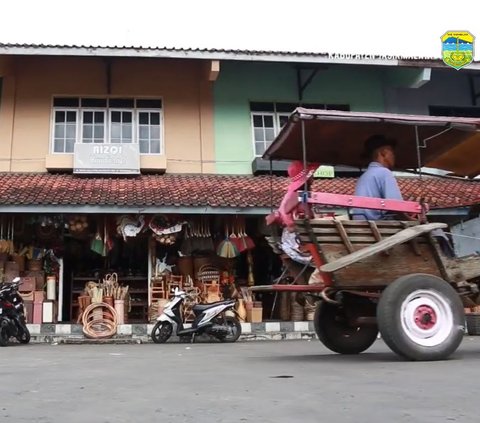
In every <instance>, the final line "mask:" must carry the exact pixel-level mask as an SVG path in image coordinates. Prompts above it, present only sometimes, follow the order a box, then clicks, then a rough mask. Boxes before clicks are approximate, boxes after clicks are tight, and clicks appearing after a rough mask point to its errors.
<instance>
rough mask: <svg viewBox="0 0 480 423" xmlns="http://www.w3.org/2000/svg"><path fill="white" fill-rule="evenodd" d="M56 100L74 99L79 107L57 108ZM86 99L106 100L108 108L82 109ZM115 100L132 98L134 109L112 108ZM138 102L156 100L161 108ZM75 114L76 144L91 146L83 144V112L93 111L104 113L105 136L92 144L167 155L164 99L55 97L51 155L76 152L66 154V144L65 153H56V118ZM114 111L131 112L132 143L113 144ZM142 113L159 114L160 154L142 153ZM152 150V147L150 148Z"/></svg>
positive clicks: (51, 121)
mask: <svg viewBox="0 0 480 423" xmlns="http://www.w3.org/2000/svg"><path fill="white" fill-rule="evenodd" d="M56 98H72V99H78V106H55V99H56ZM84 98H102V99H103V98H104V99H105V100H106V102H107V106H106V107H105V108H102V107H82V99H84ZM115 98H131V99H132V100H133V104H134V107H133V108H127V107H125V108H119V107H112V108H110V100H111V99H115ZM138 100H155V101H158V102H160V105H161V106H160V107H149V108H144V107H137V101H138ZM72 111H73V112H75V116H76V121H75V144H90V143H84V142H83V125H84V121H83V112H84V111H93V112H102V113H103V114H104V134H103V142H102V143H93V142H92V143H91V144H96V145H100V144H114V145H115V144H117V145H118V144H121V145H123V144H137V145H138V146H139V154H141V155H145V156H161V155H164V154H165V136H164V135H165V134H164V131H165V126H164V100H163V97H148V96H140V97H125V96H112V97H105V96H102V97H99V96H68V95H61V94H59V95H53V96H52V102H51V108H50V113H51V114H50V131H49V132H50V136H49V139H50V147H49V152H50V154H55V155H56V154H63V155H64V154H74V152H65V144H64V151H55V124H56V122H55V116H56V112H65V113H66V112H72ZM113 111H116V112H131V113H132V142H131V143H112V142H111V125H112V120H111V113H112V112H113ZM140 112H148V113H158V114H159V117H160V119H159V126H160V128H159V129H160V133H159V137H160V138H159V141H160V153H140V143H139V141H140V140H139V135H140V134H139V119H138V116H139V113H140ZM149 148H150V146H149Z"/></svg>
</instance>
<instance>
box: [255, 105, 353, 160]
mask: <svg viewBox="0 0 480 423" xmlns="http://www.w3.org/2000/svg"><path fill="white" fill-rule="evenodd" d="M271 104H273V111H272V110H264V111H262V110H260V107H259V106H261V105H269V107H270V105H271ZM279 104H289V105H290V104H291V105H295V104H294V103H286V102H280V101H273V102H271V101H269V102H266V101H250V128H251V133H252V146H253V158H254V159H258V158H261V157H262V156H263V154H264V153H265V151H266V150H267V148H268V147H269V146H267V145H266V143H267V141H264V145H265V150H264V151H263V153H262V154H257V149H256V144H257V141H256V140H255V126H254V123H253V117H254V116H258V115H261V116H265V115H269V116H273V129H274V132H275V138H276V137H277V135H278V134H279V132H280V131H281V129H282V127H281V126H280V117H282V116H290V115H291V113H292V112H293V110H292V112H283V111H278V105H279ZM252 105H254V107H253V108H255V110H252ZM317 106H322V107H321V108H322V109H324V110H337V109H334V108H330V107H327V106H346V107H347V108H348V109H349V110H350V105H349V104H330V103H329V104H327V103H322V104H318V105H317ZM295 107H298V105H295Z"/></svg>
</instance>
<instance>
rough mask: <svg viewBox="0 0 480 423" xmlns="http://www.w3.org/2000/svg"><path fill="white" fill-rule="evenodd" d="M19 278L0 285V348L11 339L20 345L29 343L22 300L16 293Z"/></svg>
mask: <svg viewBox="0 0 480 423" xmlns="http://www.w3.org/2000/svg"><path fill="white" fill-rule="evenodd" d="M19 285H20V278H15V279H14V280H13V281H12V282H11V283H3V284H0V347H5V346H7V344H8V341H9V339H10V338H11V337H15V338H17V340H18V342H20V343H21V344H28V343H29V342H30V332H29V330H28V328H27V323H26V320H25V308H24V305H23V298H22V297H21V296H20V294H19V293H18V287H19Z"/></svg>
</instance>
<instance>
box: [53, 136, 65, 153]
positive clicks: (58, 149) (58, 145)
mask: <svg viewBox="0 0 480 423" xmlns="http://www.w3.org/2000/svg"><path fill="white" fill-rule="evenodd" d="M64 145H65V144H64V141H63V139H58V138H56V139H55V141H54V142H53V151H55V153H63V151H64Z"/></svg>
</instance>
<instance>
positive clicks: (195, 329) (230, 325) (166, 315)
mask: <svg viewBox="0 0 480 423" xmlns="http://www.w3.org/2000/svg"><path fill="white" fill-rule="evenodd" d="M187 296H188V294H187V293H186V292H185V291H183V290H180V289H178V288H175V291H174V295H173V298H172V299H171V300H170V301H169V302H168V303H167V304H166V305H165V307H164V309H163V313H162V314H161V315H160V316H159V317H158V318H157V323H156V324H155V326H154V327H153V329H152V333H151V337H152V340H153V342H155V343H156V344H162V343H165V342H167V341H168V339H169V338H170V337H171V336H172V333H175V334H176V335H177V336H179V337H181V338H184V337H191V342H192V343H193V342H194V341H195V336H196V335H201V334H204V333H205V334H208V335H212V336H214V337H215V338H217V339H218V340H219V341H221V342H235V341H236V340H237V339H238V338H239V337H240V335H241V333H242V326H241V324H240V321H239V320H238V319H237V318H236V317H234V316H229V315H226V313H225V312H226V311H228V310H232V311H234V307H235V300H226V301H218V302H215V303H210V304H196V305H194V306H193V309H192V311H193V313H194V315H195V319H194V321H193V323H192V327H191V328H185V327H184V325H183V319H182V315H181V305H182V304H183V302H184V301H185V298H187ZM234 312H235V311H234Z"/></svg>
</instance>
